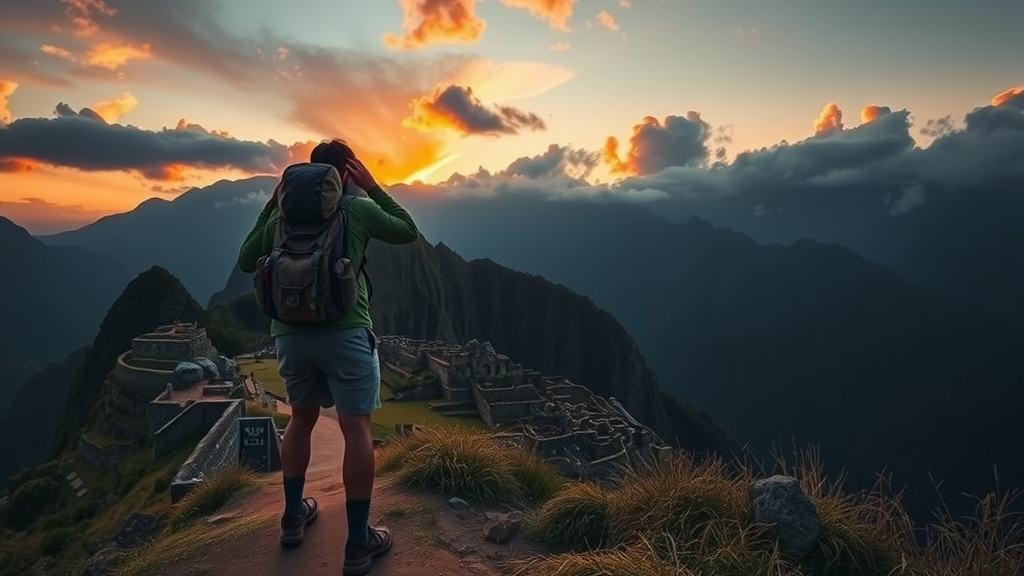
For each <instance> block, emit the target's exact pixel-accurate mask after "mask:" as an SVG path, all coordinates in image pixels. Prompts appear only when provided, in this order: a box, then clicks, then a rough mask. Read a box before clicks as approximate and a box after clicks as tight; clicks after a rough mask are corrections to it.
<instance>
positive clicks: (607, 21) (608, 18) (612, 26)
mask: <svg viewBox="0 0 1024 576" xmlns="http://www.w3.org/2000/svg"><path fill="white" fill-rule="evenodd" d="M597 22H598V24H600V25H601V26H604V27H605V28H607V29H609V30H611V31H613V32H618V31H619V23H618V22H616V21H615V17H614V16H612V15H611V14H609V13H608V12H606V11H604V10H602V11H600V12H598V13H597Z"/></svg>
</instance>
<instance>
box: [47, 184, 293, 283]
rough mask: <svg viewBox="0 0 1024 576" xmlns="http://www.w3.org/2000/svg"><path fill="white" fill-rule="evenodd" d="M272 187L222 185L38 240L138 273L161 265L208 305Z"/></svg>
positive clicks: (153, 201)
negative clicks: (90, 252) (93, 253)
mask: <svg viewBox="0 0 1024 576" xmlns="http://www.w3.org/2000/svg"><path fill="white" fill-rule="evenodd" d="M274 184H275V181H274V180H273V179H272V178H267V177H256V178H250V179H246V180H239V181H235V182H231V181H227V180H222V181H220V182H217V183H216V184H213V185H211V186H209V187H207V188H204V189H202V190H199V189H194V190H192V191H190V192H186V193H185V194H182V195H181V196H178V197H177V198H175V199H174V200H173V201H167V200H162V199H156V198H154V199H151V200H147V201H146V202H143V203H142V204H140V205H139V206H138V207H137V208H135V209H134V210H132V211H131V212H127V213H124V214H115V215H112V216H108V217H106V218H102V219H100V220H98V221H97V222H94V223H93V224H90V225H88V226H85V227H83V228H81V229H78V230H73V231H69V232H62V233H60V234H54V235H50V236H40V239H41V240H42V241H44V242H46V243H47V244H50V245H53V246H69V245H73V246H81V247H83V248H87V249H90V250H94V251H96V252H99V253H102V254H108V255H110V256H112V257H114V258H116V259H118V260H119V261H121V262H122V263H123V264H124V265H125V266H127V267H128V268H129V269H130V270H131V272H132V273H135V274H137V273H139V272H142V271H144V270H146V269H148V268H149V267H150V266H153V265H157V266H161V267H163V268H166V269H168V270H171V271H172V272H173V273H174V275H175V276H177V277H178V278H180V279H181V281H182V282H183V283H184V284H185V285H186V286H188V287H189V290H190V292H191V293H192V294H194V295H195V297H196V299H197V300H199V301H200V302H206V301H207V300H208V299H209V297H210V295H211V294H213V292H214V291H216V290H217V289H219V288H220V287H221V281H222V278H223V277H222V276H221V275H222V274H223V273H224V272H223V271H224V270H227V269H229V268H230V266H231V262H232V259H233V256H234V252H235V250H237V247H238V243H239V242H240V241H241V239H242V238H243V237H244V236H245V233H246V232H248V231H249V228H248V227H249V226H250V225H251V223H252V218H254V217H255V215H256V212H258V211H259V209H260V207H261V206H262V205H263V202H264V201H265V198H266V196H265V194H266V193H269V192H270V191H272V190H273V189H274ZM261 194H263V195H264V196H262V197H261V196H260V195H261ZM126 238H131V241H130V242H126V241H125V239H126Z"/></svg>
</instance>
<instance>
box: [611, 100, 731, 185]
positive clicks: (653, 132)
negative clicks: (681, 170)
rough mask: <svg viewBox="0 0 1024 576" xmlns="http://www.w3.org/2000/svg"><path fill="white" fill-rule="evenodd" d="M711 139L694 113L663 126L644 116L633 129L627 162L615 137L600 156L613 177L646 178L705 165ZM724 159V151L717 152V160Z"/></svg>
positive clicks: (673, 118)
mask: <svg viewBox="0 0 1024 576" xmlns="http://www.w3.org/2000/svg"><path fill="white" fill-rule="evenodd" d="M711 136H712V129H711V125H710V124H708V123H707V122H705V121H704V119H703V118H701V115H700V112H697V111H695V110H690V111H689V112H687V113H686V115H685V116H674V115H673V116H666V117H665V120H664V122H662V121H659V120H658V119H657V118H655V117H653V116H645V117H644V118H643V119H642V120H640V122H639V123H637V124H635V125H634V126H633V134H632V135H631V136H630V138H629V146H628V148H627V150H626V154H625V158H621V157H620V156H619V140H618V138H616V137H614V136H609V137H608V138H607V139H606V140H605V143H604V148H603V149H602V151H601V156H602V159H603V160H604V162H605V164H607V165H608V167H609V170H610V171H611V173H612V174H627V175H635V176H645V175H648V174H653V173H655V172H658V171H660V170H663V169H665V168H668V167H670V166H700V165H703V164H705V163H706V162H707V161H708V160H709V154H710V150H709V148H708V142H709V139H710V138H711ZM719 140H723V139H721V138H720V139H719ZM724 155H725V149H724V148H719V149H718V150H716V151H715V156H716V158H718V159H721V158H722V157H724Z"/></svg>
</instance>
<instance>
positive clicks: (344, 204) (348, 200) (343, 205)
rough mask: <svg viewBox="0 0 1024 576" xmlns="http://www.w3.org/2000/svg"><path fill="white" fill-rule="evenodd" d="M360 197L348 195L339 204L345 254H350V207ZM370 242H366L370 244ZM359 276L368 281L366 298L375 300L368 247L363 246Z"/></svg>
mask: <svg viewBox="0 0 1024 576" xmlns="http://www.w3.org/2000/svg"><path fill="white" fill-rule="evenodd" d="M356 198H359V196H357V195H355V194H346V195H344V196H342V197H341V202H340V203H339V204H338V209H339V211H340V212H341V217H342V222H343V223H344V224H345V240H344V243H345V245H344V246H343V247H342V249H343V250H344V252H342V253H343V254H346V255H347V254H348V207H349V205H350V204H352V202H353V201H355V199H356ZM369 242H370V241H369V240H367V241H366V243H367V244H369ZM357 273H358V274H362V275H363V278H365V279H366V297H367V298H368V299H373V282H370V275H369V274H368V273H367V272H366V246H363V260H362V262H360V263H359V271H358V272H357Z"/></svg>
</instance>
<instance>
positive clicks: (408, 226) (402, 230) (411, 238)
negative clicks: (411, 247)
mask: <svg viewBox="0 0 1024 576" xmlns="http://www.w3.org/2000/svg"><path fill="white" fill-rule="evenodd" d="M367 195H368V196H369V197H370V200H373V202H374V205H372V206H370V205H369V202H366V204H367V205H368V206H367V209H365V210H364V211H363V214H362V216H363V222H364V223H365V225H366V231H367V232H368V233H369V234H370V237H371V238H376V239H378V240H381V241H383V242H387V243H389V244H408V243H410V242H415V241H416V239H417V238H419V235H420V231H419V229H417V228H416V223H415V222H413V220H412V216H411V215H410V214H409V212H408V211H407V210H406V209H405V208H403V207H402V205H401V204H399V203H398V202H397V201H395V199H394V198H392V197H391V196H390V195H389V194H388V193H387V192H385V191H384V189H383V188H381V187H380V186H379V185H378V186H375V187H374V188H373V190H370V191H369V192H367Z"/></svg>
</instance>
